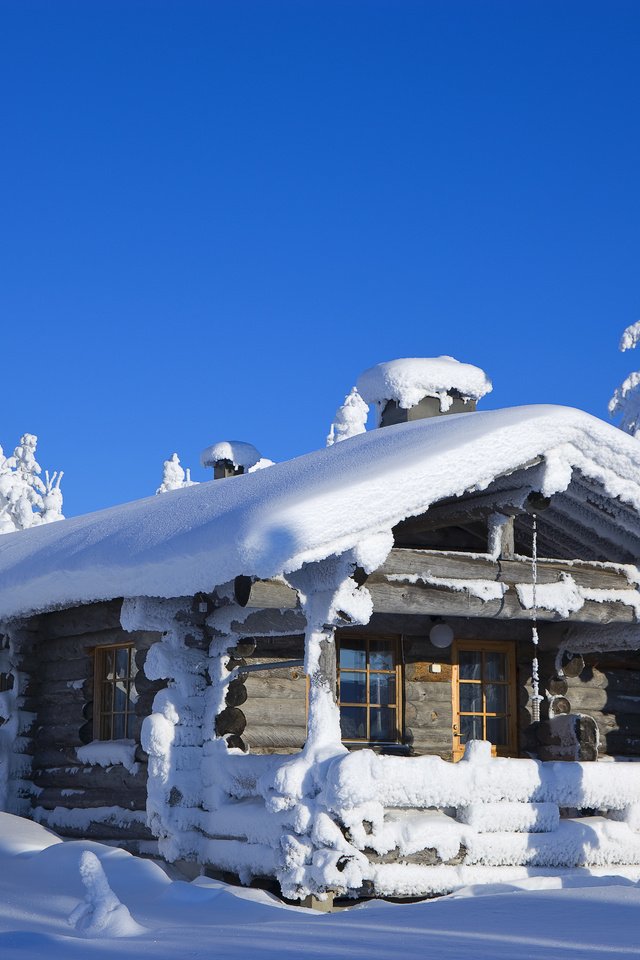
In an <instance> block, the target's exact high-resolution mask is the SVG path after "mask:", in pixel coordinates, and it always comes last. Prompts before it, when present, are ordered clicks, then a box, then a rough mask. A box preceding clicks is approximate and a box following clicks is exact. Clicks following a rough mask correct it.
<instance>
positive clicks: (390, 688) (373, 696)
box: [369, 673, 396, 706]
mask: <svg viewBox="0 0 640 960" xmlns="http://www.w3.org/2000/svg"><path fill="white" fill-rule="evenodd" d="M395 702H396V677H395V674H394V673H372V674H369V703H380V704H382V705H383V706H384V705H386V704H388V703H393V704H395Z"/></svg>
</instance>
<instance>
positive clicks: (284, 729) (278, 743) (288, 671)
mask: <svg viewBox="0 0 640 960" xmlns="http://www.w3.org/2000/svg"><path fill="white" fill-rule="evenodd" d="M303 657H304V637H301V636H295V637H257V638H256V649H255V653H254V655H253V656H252V657H249V658H247V663H248V664H257V663H266V664H273V663H277V662H278V661H286V660H301V659H303ZM246 687H247V695H248V696H247V700H246V702H245V703H244V704H243V705H242V711H243V713H244V715H245V717H246V719H247V726H246V728H245V731H244V733H243V734H242V738H243V740H244V741H245V743H246V744H247V746H249V747H250V748H251V751H252V753H294V752H296V751H297V750H301V749H302V747H303V746H304V742H305V739H306V727H307V679H306V676H305V674H304V671H303V669H302V667H283V668H276V669H273V670H264V671H262V670H261V671H258V672H255V673H250V674H249V675H248V676H247V681H246Z"/></svg>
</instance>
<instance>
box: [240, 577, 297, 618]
mask: <svg viewBox="0 0 640 960" xmlns="http://www.w3.org/2000/svg"><path fill="white" fill-rule="evenodd" d="M233 586H234V594H235V599H236V603H238V604H239V605H240V606H241V607H258V608H259V609H268V608H275V609H277V610H286V609H288V608H290V607H297V606H298V594H297V592H296V591H295V590H294V589H293V588H292V587H290V586H289V585H288V584H286V583H282V582H281V581H280V580H252V579H251V577H236V579H235V581H234V585H233Z"/></svg>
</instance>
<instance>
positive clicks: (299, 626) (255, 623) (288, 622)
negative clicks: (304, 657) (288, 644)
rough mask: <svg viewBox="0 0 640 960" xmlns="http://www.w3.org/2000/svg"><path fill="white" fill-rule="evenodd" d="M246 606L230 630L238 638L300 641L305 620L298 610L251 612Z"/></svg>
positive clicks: (268, 609) (259, 610)
mask: <svg viewBox="0 0 640 960" xmlns="http://www.w3.org/2000/svg"><path fill="white" fill-rule="evenodd" d="M249 611H250V608H249V607H248V606H247V607H246V608H245V609H244V610H242V612H241V614H240V618H239V619H238V620H234V621H233V622H232V624H231V629H232V630H233V632H234V633H236V634H237V635H238V636H239V637H254V638H256V639H260V640H262V639H263V638H264V639H274V640H275V639H279V640H280V642H283V641H284V640H285V638H287V637H290V638H291V640H295V639H296V638H298V639H300V637H301V635H302V634H304V630H305V626H306V620H305V618H304V614H303V613H302V610H300V609H293V608H291V609H289V608H286V609H284V610H279V609H275V608H273V607H272V608H266V609H256V610H251V611H250V612H249Z"/></svg>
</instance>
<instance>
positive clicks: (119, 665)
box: [116, 647, 129, 677]
mask: <svg viewBox="0 0 640 960" xmlns="http://www.w3.org/2000/svg"><path fill="white" fill-rule="evenodd" d="M128 675H129V648H128V647H121V648H120V649H119V650H116V676H117V677H127V676H128Z"/></svg>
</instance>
